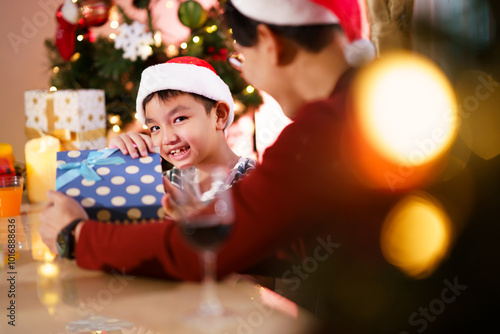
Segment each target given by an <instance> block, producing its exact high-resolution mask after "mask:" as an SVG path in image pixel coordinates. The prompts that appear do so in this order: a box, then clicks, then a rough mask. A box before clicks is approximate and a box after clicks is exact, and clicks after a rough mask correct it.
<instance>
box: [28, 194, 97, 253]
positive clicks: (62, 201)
mask: <svg viewBox="0 0 500 334" xmlns="http://www.w3.org/2000/svg"><path fill="white" fill-rule="evenodd" d="M47 197H48V199H49V204H48V205H47V206H46V207H45V208H44V209H43V211H42V212H41V213H40V228H39V229H38V232H39V233H40V236H41V237H42V241H43V242H44V243H45V244H46V245H47V246H48V247H49V249H50V251H51V252H52V253H54V254H57V253H58V250H57V235H58V234H59V232H60V231H61V230H62V229H63V228H64V227H66V226H67V225H68V224H69V223H71V222H72V221H74V220H75V219H78V218H82V219H88V217H89V216H88V215H87V212H85V210H84V209H83V208H82V206H81V205H80V204H79V203H78V202H77V201H76V200H74V199H73V198H71V197H69V196H66V195H64V194H63V193H61V192H56V191H52V190H49V191H48V192H47ZM80 225H81V224H80ZM78 231H79V229H78V230H76V231H75V232H78ZM77 239H78V238H77V234H76V235H75V240H77Z"/></svg>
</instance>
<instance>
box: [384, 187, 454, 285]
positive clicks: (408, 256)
mask: <svg viewBox="0 0 500 334" xmlns="http://www.w3.org/2000/svg"><path fill="white" fill-rule="evenodd" d="M451 236H452V225H451V221H450V218H449V217H448V215H447V213H446V212H445V211H444V209H443V208H442V206H441V205H440V203H439V202H438V201H437V200H436V199H435V198H433V197H431V196H430V195H428V194H425V193H416V194H412V195H409V196H407V197H405V198H403V199H402V200H401V201H400V202H399V203H398V204H397V205H396V206H395V207H394V208H393V209H392V210H391V212H390V213H389V215H388V216H387V218H386V220H385V222H384V225H383V228H382V232H381V238H380V240H381V242H380V244H381V249H382V253H383V255H384V257H385V259H386V260H387V261H388V262H389V263H391V264H393V265H394V266H396V267H398V268H399V269H401V270H402V271H403V272H404V273H406V274H407V275H408V276H411V277H413V278H425V277H427V276H428V275H430V274H431V273H432V272H433V271H434V269H436V267H437V266H438V265H439V264H440V263H441V261H442V260H443V259H444V257H445V256H446V255H447V253H448V250H449V248H450V244H451Z"/></svg>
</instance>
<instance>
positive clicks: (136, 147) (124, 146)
mask: <svg viewBox="0 0 500 334" xmlns="http://www.w3.org/2000/svg"><path fill="white" fill-rule="evenodd" d="M109 148H119V149H120V151H121V152H122V153H123V154H130V156H131V157H132V158H134V159H136V158H138V157H139V154H138V153H137V151H139V153H140V156H141V157H146V156H147V155H148V151H149V152H151V153H154V146H153V141H152V140H151V137H150V136H148V135H145V134H142V133H137V132H133V131H129V132H127V133H124V134H121V135H120V136H118V137H114V138H112V139H111V140H110V141H109Z"/></svg>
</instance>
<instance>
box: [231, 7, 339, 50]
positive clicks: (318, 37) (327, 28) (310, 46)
mask: <svg viewBox="0 0 500 334" xmlns="http://www.w3.org/2000/svg"><path fill="white" fill-rule="evenodd" d="M249 1H251V0H249ZM325 10H326V9H325ZM223 17H224V20H225V24H226V25H227V26H228V27H229V28H231V29H232V34H233V38H234V39H235V40H236V42H237V43H238V44H239V45H241V46H245V47H249V46H254V45H255V44H256V43H257V26H258V25H259V24H265V25H267V26H268V27H269V28H270V29H271V30H272V31H274V32H275V33H277V34H279V35H281V36H282V37H285V38H287V39H289V40H292V41H294V42H295V43H297V44H298V45H300V46H301V47H303V48H304V49H306V50H307V51H310V52H319V51H321V50H322V49H323V48H324V47H325V46H327V45H329V44H331V43H332V42H333V39H334V36H335V31H342V28H341V27H340V25H339V24H320V25H306V26H278V25H274V24H268V23H263V22H259V21H256V20H253V19H251V18H249V17H246V16H245V15H243V14H241V13H240V12H239V11H238V10H237V9H236V8H235V7H234V5H233V4H232V3H231V0H227V2H226V3H225V4H224V16H223Z"/></svg>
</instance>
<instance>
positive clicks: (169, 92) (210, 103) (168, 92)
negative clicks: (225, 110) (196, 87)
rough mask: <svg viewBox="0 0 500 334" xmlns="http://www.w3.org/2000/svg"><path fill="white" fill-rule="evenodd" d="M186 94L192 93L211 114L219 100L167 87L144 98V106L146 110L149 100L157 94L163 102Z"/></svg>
mask: <svg viewBox="0 0 500 334" xmlns="http://www.w3.org/2000/svg"><path fill="white" fill-rule="evenodd" d="M186 94H188V95H191V96H192V97H193V98H194V99H195V100H196V101H198V102H200V103H201V104H202V105H203V106H204V107H205V111H206V112H207V114H210V111H211V110H212V108H213V107H214V106H215V104H216V103H217V101H214V100H212V99H209V98H206V97H205V96H201V95H198V94H195V93H186V92H183V91H180V90H174V89H165V90H159V91H157V92H153V93H151V94H149V95H148V96H146V98H144V100H143V101H142V108H143V109H144V110H146V104H148V103H149V101H151V100H152V99H153V97H155V96H158V99H159V100H160V101H161V102H167V101H168V100H169V99H170V98H172V97H176V96H181V95H186Z"/></svg>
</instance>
